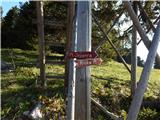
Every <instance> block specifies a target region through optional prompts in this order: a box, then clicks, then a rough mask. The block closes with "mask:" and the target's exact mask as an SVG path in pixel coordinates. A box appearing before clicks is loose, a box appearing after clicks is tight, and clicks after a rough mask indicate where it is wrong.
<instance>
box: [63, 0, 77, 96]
mask: <svg viewBox="0 0 160 120" xmlns="http://www.w3.org/2000/svg"><path fill="white" fill-rule="evenodd" d="M74 14H75V2H74V1H68V10H67V41H66V56H67V54H68V52H69V51H70V50H71V42H72V33H73V17H74ZM68 80H69V60H68V59H66V63H65V81H64V86H65V95H67V89H68Z"/></svg>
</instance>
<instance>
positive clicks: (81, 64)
mask: <svg viewBox="0 0 160 120" xmlns="http://www.w3.org/2000/svg"><path fill="white" fill-rule="evenodd" d="M75 62H76V67H77V68H81V67H85V66H89V65H100V64H101V63H102V59H101V58H90V59H79V60H75Z"/></svg>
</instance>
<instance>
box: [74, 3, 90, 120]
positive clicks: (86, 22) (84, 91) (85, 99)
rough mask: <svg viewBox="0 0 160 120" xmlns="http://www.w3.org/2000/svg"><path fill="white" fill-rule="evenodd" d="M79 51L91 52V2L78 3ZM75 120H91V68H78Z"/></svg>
mask: <svg viewBox="0 0 160 120" xmlns="http://www.w3.org/2000/svg"><path fill="white" fill-rule="evenodd" d="M77 51H91V1H78V2H77ZM75 95H76V96H75V120H90V119H91V118H90V116H91V94H90V67H83V68H77V70H76V94H75Z"/></svg>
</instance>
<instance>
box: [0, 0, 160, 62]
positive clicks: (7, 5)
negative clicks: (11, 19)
mask: <svg viewBox="0 0 160 120" xmlns="http://www.w3.org/2000/svg"><path fill="white" fill-rule="evenodd" d="M25 1H28V0H0V4H1V5H2V8H3V16H5V15H6V14H7V12H8V11H9V9H11V8H12V7H14V6H16V5H17V7H19V2H22V3H24V2H25ZM137 50H138V52H137V55H138V56H140V57H141V58H142V59H143V60H146V58H147V54H148V50H147V49H146V47H145V46H144V44H143V42H141V43H140V44H139V45H138V48H137ZM158 53H159V55H160V45H159V47H158Z"/></svg>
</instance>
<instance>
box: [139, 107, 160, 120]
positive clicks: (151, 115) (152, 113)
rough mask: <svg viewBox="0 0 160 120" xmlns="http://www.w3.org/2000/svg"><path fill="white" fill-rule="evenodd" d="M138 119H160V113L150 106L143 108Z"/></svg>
mask: <svg viewBox="0 0 160 120" xmlns="http://www.w3.org/2000/svg"><path fill="white" fill-rule="evenodd" d="M138 120H160V113H158V112H157V111H156V110H152V109H150V108H143V109H142V110H141V111H140V113H139V116H138Z"/></svg>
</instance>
